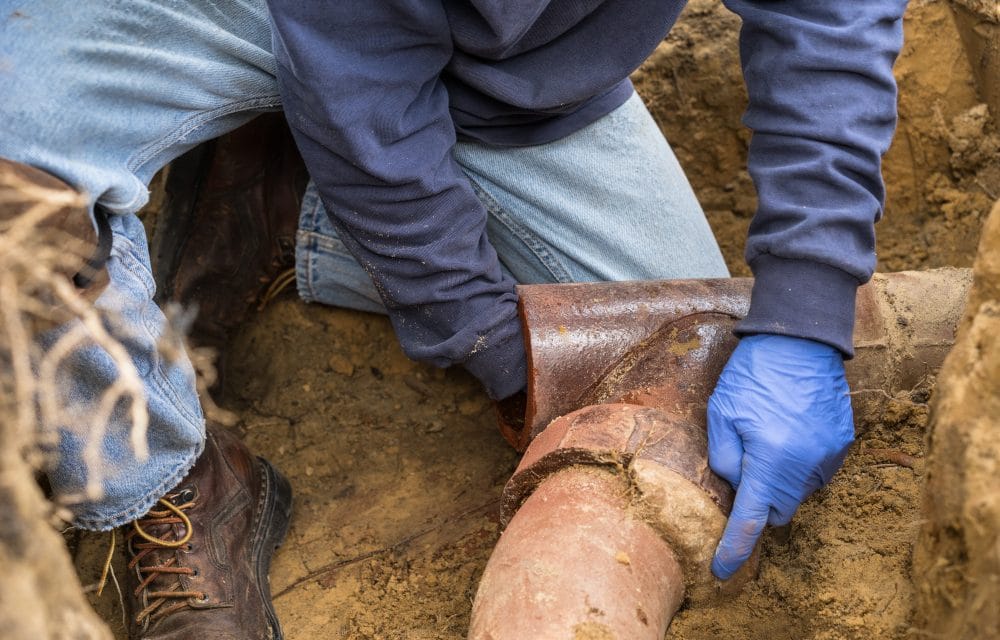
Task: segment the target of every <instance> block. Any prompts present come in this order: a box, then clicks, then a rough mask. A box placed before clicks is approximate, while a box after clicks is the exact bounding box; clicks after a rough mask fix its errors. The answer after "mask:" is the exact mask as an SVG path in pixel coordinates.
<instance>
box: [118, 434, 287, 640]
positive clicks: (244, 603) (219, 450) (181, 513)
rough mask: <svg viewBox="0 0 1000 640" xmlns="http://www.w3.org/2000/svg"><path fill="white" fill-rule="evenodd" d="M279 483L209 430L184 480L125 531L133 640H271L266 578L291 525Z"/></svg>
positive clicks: (233, 441)
mask: <svg viewBox="0 0 1000 640" xmlns="http://www.w3.org/2000/svg"><path fill="white" fill-rule="evenodd" d="M291 508H292V492H291V488H290V487H289V485H288V481H287V480H286V479H285V478H284V477H283V476H282V475H281V474H280V473H279V472H278V471H277V470H275V468H274V467H272V466H271V465H270V464H269V463H268V462H267V461H265V460H263V459H262V458H257V457H255V456H253V455H252V454H251V453H250V451H249V450H248V449H247V448H246V446H245V445H244V444H243V443H242V442H241V441H240V440H239V439H238V438H237V437H236V436H235V435H233V434H231V433H229V432H228V431H226V430H225V429H223V428H221V427H214V426H210V427H209V429H208V438H207V441H206V443H205V451H204V453H202V455H201V457H200V458H198V462H197V463H196V464H195V466H194V468H192V469H191V472H190V473H189V474H188V475H187V477H186V478H185V479H184V480H183V481H182V482H181V483H180V484H179V485H177V487H176V488H175V489H174V490H173V491H171V492H170V493H168V494H167V495H166V496H164V497H163V498H162V499H161V500H160V502H159V504H158V505H157V506H156V507H154V508H153V509H152V510H151V511H150V512H149V513H147V514H146V515H145V516H144V517H143V518H140V519H139V520H137V521H136V522H134V523H133V524H132V525H130V526H128V527H127V529H126V530H127V533H126V535H125V540H126V546H127V552H128V558H129V561H128V571H127V579H126V584H127V585H128V586H127V588H126V591H127V593H126V597H127V599H128V601H129V608H130V610H131V617H130V629H129V637H130V638H131V639H132V640H193V639H197V640H207V639H209V638H211V639H212V640H265V639H267V640H280V639H281V638H282V634H281V627H280V626H279V624H278V618H277V616H276V615H275V612H274V606H273V605H272V603H271V588H270V583H269V579H268V571H269V570H270V566H271V556H272V554H273V553H274V550H275V549H276V548H277V547H278V546H279V545H280V544H281V542H282V541H283V540H284V537H285V534H286V533H287V531H288V521H289V518H290V516H291Z"/></svg>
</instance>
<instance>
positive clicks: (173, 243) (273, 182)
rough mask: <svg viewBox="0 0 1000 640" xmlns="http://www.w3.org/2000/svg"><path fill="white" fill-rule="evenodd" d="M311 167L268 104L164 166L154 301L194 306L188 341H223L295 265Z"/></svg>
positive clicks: (155, 235)
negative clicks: (266, 110) (242, 122)
mask: <svg viewBox="0 0 1000 640" xmlns="http://www.w3.org/2000/svg"><path fill="white" fill-rule="evenodd" d="M307 181H308V174H307V173H306V170H305V165H304V163H303V162H302V159H301V157H300V156H299V152H298V149H297V148H296V147H295V142H294V140H293V139H292V134H291V132H290V131H289V129H288V125H287V124H285V119H284V115H283V114H280V113H267V114H263V115H260V116H258V117H257V118H255V119H254V120H252V121H251V122H249V123H247V124H245V125H243V126H242V127H240V128H239V129H237V130H235V131H233V132H231V133H228V134H226V135H224V136H222V137H220V138H216V139H215V140H212V141H210V142H207V143H205V144H202V145H200V146H198V147H196V148H195V149H193V150H192V151H190V152H188V153H187V154H185V155H184V156H181V157H180V158H178V159H177V160H175V161H174V162H173V163H172V164H171V165H170V170H169V172H168V174H167V183H166V198H165V201H164V204H163V206H162V207H161V208H160V210H159V211H158V212H155V214H154V215H155V219H154V221H153V231H152V234H151V236H152V238H151V242H150V252H151V255H152V260H153V271H154V274H155V275H156V284H157V289H158V295H157V302H160V303H163V302H166V301H174V302H179V303H181V304H182V305H184V306H192V305H197V307H198V315H197V317H196V319H195V321H194V326H193V329H192V335H191V337H192V340H193V341H194V343H195V344H197V345H199V346H209V347H213V348H215V349H217V350H220V351H221V350H222V347H223V346H224V345H225V344H226V342H227V341H228V338H229V334H230V332H231V331H232V330H233V329H234V328H236V327H237V326H239V325H240V324H241V323H242V322H243V321H244V320H245V319H246V318H247V316H248V315H249V312H250V311H251V310H252V309H253V308H254V306H255V305H256V303H257V301H258V299H259V298H260V296H261V294H262V293H263V292H264V291H265V290H266V289H267V286H268V284H269V283H271V282H273V281H274V279H275V278H276V277H277V276H278V275H279V274H280V273H282V272H283V271H286V270H287V269H289V268H290V267H292V266H294V263H295V260H294V250H295V232H296V230H297V228H298V219H299V209H300V207H301V204H302V196H303V194H304V193H305V188H306V182H307Z"/></svg>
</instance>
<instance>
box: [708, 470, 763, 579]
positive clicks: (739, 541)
mask: <svg viewBox="0 0 1000 640" xmlns="http://www.w3.org/2000/svg"><path fill="white" fill-rule="evenodd" d="M769 511H770V505H769V504H768V502H767V501H766V500H765V494H764V492H763V491H760V490H758V488H757V487H756V483H751V482H749V481H746V480H745V481H744V482H743V483H742V484H741V485H740V487H739V489H738V490H737V491H736V500H735V501H734V502H733V510H732V513H730V514H729V522H727V523H726V530H725V531H724V532H723V533H722V540H720V541H719V546H718V548H717V549H716V550H715V558H713V559H712V573H714V574H715V576H716V577H717V578H719V579H720V580H726V579H728V578H729V577H730V576H732V575H733V574H734V573H736V570H737V569H739V568H740V566H741V565H742V564H743V563H744V562H746V560H747V558H749V557H750V554H751V553H753V549H754V546H755V545H756V544H757V538H759V537H760V534H761V532H762V531H763V530H764V525H765V524H766V523H767V516H768V512H769Z"/></svg>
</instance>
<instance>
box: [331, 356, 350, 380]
mask: <svg viewBox="0 0 1000 640" xmlns="http://www.w3.org/2000/svg"><path fill="white" fill-rule="evenodd" d="M326 363H327V365H329V367H330V368H331V369H333V370H334V371H335V372H336V373H339V374H340V375H342V376H352V375H354V365H353V364H351V361H350V360H348V359H347V358H345V357H344V356H342V355H341V354H339V353H335V354H333V355H332V356H330V359H329V360H327V361H326Z"/></svg>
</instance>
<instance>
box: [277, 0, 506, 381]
mask: <svg viewBox="0 0 1000 640" xmlns="http://www.w3.org/2000/svg"><path fill="white" fill-rule="evenodd" d="M269 9H270V12H271V20H272V23H273V40H274V52H275V57H276V59H277V64H278V69H277V76H278V81H279V87H280V91H281V97H282V101H283V104H284V109H285V115H286V117H287V119H288V122H289V125H290V126H291V128H292V131H293V134H294V135H295V138H296V142H297V143H298V146H299V149H300V150H301V152H302V155H303V158H304V159H305V162H306V165H307V167H308V169H309V173H310V175H311V176H312V178H313V180H314V181H315V182H316V185H317V187H318V188H319V192H320V195H321V197H322V199H323V202H324V204H325V205H326V208H327V211H328V212H329V214H330V216H331V220H332V222H333V224H334V226H335V227H336V228H337V230H338V232H339V233H340V234H341V238H342V240H343V241H344V244H345V245H346V246H347V248H348V249H349V250H350V251H351V253H352V254H353V255H354V256H355V258H357V259H358V261H359V262H360V263H361V265H362V266H363V267H364V268H365V270H367V271H368V273H369V274H370V275H371V277H372V280H373V281H374V282H375V285H376V287H377V288H378V291H379V293H380V294H381V296H382V300H383V301H384V303H385V306H386V309H387V310H388V312H389V317H390V319H391V321H392V324H393V327H394V328H395V331H396V334H397V336H398V337H399V340H400V342H401V344H402V346H403V349H404V351H405V352H406V354H407V355H408V356H410V357H411V358H413V359H415V360H419V361H423V362H427V363H431V364H434V365H437V366H442V367H443V366H449V365H452V364H462V365H463V366H465V368H466V369H468V370H469V371H470V372H471V373H472V374H473V375H475V376H476V377H477V378H479V379H480V380H481V381H482V382H483V384H484V385H485V387H486V390H487V392H488V393H489V394H490V395H491V396H492V397H494V398H503V397H506V396H509V395H511V394H513V393H515V392H517V391H519V390H520V389H521V388H523V387H524V384H525V353H524V344H523V338H522V335H521V329H520V323H519V321H518V319H517V303H516V300H517V298H516V295H515V293H514V285H515V283H514V282H513V281H512V280H511V279H510V278H509V277H507V276H505V275H504V274H503V273H502V271H501V269H500V264H499V261H498V259H497V255H496V252H495V251H494V249H493V247H492V246H491V245H490V243H489V242H488V241H487V238H486V217H487V216H486V211H485V209H484V208H483V206H482V204H481V203H480V202H479V200H478V199H477V198H476V196H475V194H474V193H473V192H472V189H471V186H470V185H469V183H468V180H467V179H465V177H464V175H463V174H462V172H461V169H460V168H459V167H458V165H457V164H456V162H455V161H454V159H453V158H452V153H451V150H452V147H453V145H454V144H455V130H454V125H453V123H452V120H451V117H450V114H449V110H448V95H447V91H446V89H445V87H444V85H443V84H442V82H441V80H440V74H441V72H442V70H443V69H444V67H445V65H446V64H447V63H448V61H449V59H450V58H451V54H452V44H451V36H450V30H449V26H448V20H447V16H446V15H445V12H444V9H443V8H442V3H440V2H421V1H420V0H381V1H379V2H370V1H367V0H337V1H335V2H322V3H317V2H302V1H299V0H270V2H269Z"/></svg>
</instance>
